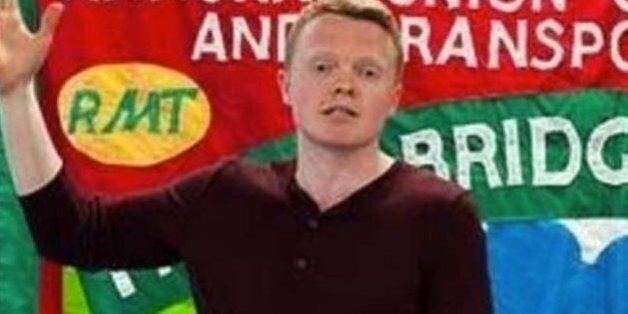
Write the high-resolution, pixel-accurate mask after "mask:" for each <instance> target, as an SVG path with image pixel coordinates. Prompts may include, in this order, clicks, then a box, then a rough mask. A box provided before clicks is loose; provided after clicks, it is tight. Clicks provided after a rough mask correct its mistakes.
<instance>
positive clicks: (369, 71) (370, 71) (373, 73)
mask: <svg viewBox="0 0 628 314" xmlns="http://www.w3.org/2000/svg"><path fill="white" fill-rule="evenodd" d="M361 72H362V76H363V77H365V78H369V79H375V78H378V77H379V71H377V69H374V68H364V69H362V71H361Z"/></svg>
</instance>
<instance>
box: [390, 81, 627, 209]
mask: <svg viewBox="0 0 628 314" xmlns="http://www.w3.org/2000/svg"><path fill="white" fill-rule="evenodd" d="M626 102H628V93H626V92H620V91H603V90H584V91H577V92H569V93H555V94H546V95H540V94H537V95H524V96H518V97H511V98H500V99H486V100H471V101H464V102H451V103H444V104H441V105H439V106H432V107H429V108H423V109H421V108H417V109H413V110H407V111H404V112H402V113H400V114H399V115H397V116H396V117H395V119H394V120H393V121H391V123H390V124H389V125H388V126H387V128H386V130H385V132H384V136H383V139H382V145H383V146H384V147H385V149H386V150H387V151H389V152H392V153H393V154H395V155H398V156H402V158H403V159H405V160H407V161H409V162H410V163H412V164H415V165H418V166H424V167H428V168H429V169H431V170H433V171H435V172H436V173H437V174H438V175H439V176H441V177H444V178H447V179H449V180H453V181H455V182H457V183H458V184H460V185H462V186H463V187H465V188H468V189H471V190H472V191H473V195H474V197H475V199H476V201H477V202H478V204H479V206H480V208H481V210H482V213H483V215H484V217H485V218H487V219H502V218H535V219H538V218H567V217H628V207H627V206H626V204H628V106H625V104H626Z"/></svg>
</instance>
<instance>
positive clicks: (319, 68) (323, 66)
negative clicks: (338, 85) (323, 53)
mask: <svg viewBox="0 0 628 314" xmlns="http://www.w3.org/2000/svg"><path fill="white" fill-rule="evenodd" d="M330 68H331V66H329V64H327V63H317V64H316V65H315V66H314V70H315V71H316V72H318V73H325V72H327V71H329V69H330Z"/></svg>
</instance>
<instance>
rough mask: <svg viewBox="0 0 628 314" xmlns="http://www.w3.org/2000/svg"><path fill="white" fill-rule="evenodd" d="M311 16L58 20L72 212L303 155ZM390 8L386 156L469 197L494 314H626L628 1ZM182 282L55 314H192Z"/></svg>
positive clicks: (116, 2) (83, 286)
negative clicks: (296, 56) (293, 73)
mask: <svg viewBox="0 0 628 314" xmlns="http://www.w3.org/2000/svg"><path fill="white" fill-rule="evenodd" d="M49 2H50V1H48V0H40V2H39V5H40V7H43V6H45V5H47V4H48V3H49ZM304 2H306V1H297V0H284V1H281V0H279V1H265V0H256V1H247V0H242V1H235V0H233V1H232V0H161V1H159V0H152V1H149V0H72V1H65V4H66V6H67V7H66V10H65V12H64V16H63V18H62V21H61V24H60V25H59V29H58V34H57V36H56V38H55V42H54V44H53V46H52V50H51V55H50V57H49V58H48V60H47V62H46V64H45V66H44V69H43V74H42V76H41V83H42V98H41V99H42V104H43V106H42V108H43V110H44V115H45V118H46V120H47V122H48V126H49V129H50V131H51V134H52V136H53V138H54V140H55V143H56V145H57V147H58V149H59V151H60V153H61V155H62V156H63V159H64V161H65V164H66V167H67V169H68V170H69V173H70V174H71V176H72V178H73V180H74V181H75V182H76V184H77V186H79V187H80V189H81V191H82V193H84V194H86V195H96V194H105V195H115V194H120V193H129V192H134V191H138V190H141V189H145V188H149V187H154V186H159V185H163V184H167V183H169V182H171V181H172V180H174V179H176V178H178V177H180V176H182V175H185V174H187V173H189V172H191V171H193V170H195V169H198V168H199V167H203V166H206V165H208V164H211V163H213V162H215V161H216V160H218V159H220V158H221V157H223V156H225V155H229V154H239V155H242V156H244V157H246V158H248V159H250V160H252V161H254V162H260V163H264V162H270V161H273V160H280V159H287V158H291V157H292V156H294V147H295V142H294V141H295V140H294V134H293V131H294V127H293V124H292V122H291V120H290V112H289V108H287V106H284V105H282V103H281V99H280V94H279V90H278V87H277V84H276V71H277V69H279V68H280V66H281V64H282V62H283V60H284V58H285V53H284V49H285V45H286V34H287V32H288V30H289V28H290V26H291V24H292V23H293V22H294V21H295V18H296V14H295V13H296V12H298V10H299V8H300V7H301V6H302V5H303V3H304ZM389 4H390V6H391V8H392V9H393V10H394V11H395V13H396V14H397V15H398V16H399V21H400V26H401V34H402V40H403V48H404V55H405V58H404V60H405V63H406V71H405V74H404V85H405V92H404V94H403V97H402V104H401V108H400V110H399V111H398V113H397V115H395V116H394V117H393V118H392V119H391V121H390V122H389V123H388V124H387V126H386V128H385V130H384V133H383V135H382V139H381V145H382V147H383V149H384V150H385V151H386V152H388V153H390V154H392V155H395V156H397V157H399V158H402V159H404V160H406V161H408V162H409V163H412V164H414V165H417V166H420V167H424V168H426V169H429V170H430V171H434V172H435V173H436V174H437V175H439V176H441V177H443V178H445V179H448V180H451V181H453V182H456V183H457V184H459V185H461V186H462V187H464V188H466V189H469V190H471V191H472V193H473V196H474V198H475V200H476V202H477V204H478V206H479V209H480V214H481V216H482V218H483V219H484V221H485V230H486V232H487V239H488V249H489V252H488V254H489V263H490V273H491V278H492V282H493V287H492V288H493V293H494V300H495V308H496V312H497V313H501V314H518V313H521V314H528V313H570V314H571V313H583V314H584V313H586V314H590V313H608V314H620V313H628V302H627V301H625V300H628V291H627V288H626V286H625V284H624V283H625V282H627V281H628V263H627V260H626V259H627V258H628V251H627V250H628V238H627V235H628V231H627V230H628V219H626V217H628V207H627V206H626V204H628V136H627V135H628V109H627V107H626V106H625V103H626V102H627V101H628V93H627V92H626V91H627V90H628V79H626V72H628V2H627V1H626V0H606V1H585V0H515V1H513V0H490V1H479V0H469V1H460V0H441V1H436V0H425V1H412V0H394V1H392V0H391V1H389ZM338 31H339V32H342V31H343V30H338ZM72 273H73V271H69V270H68V271H66V274H72ZM185 280H186V275H185V273H184V271H183V269H182V268H181V265H173V266H171V267H166V268H161V269H156V270H150V271H143V272H127V271H115V272H110V271H106V272H99V273H94V274H88V273H83V272H78V277H74V276H72V275H68V276H66V280H65V282H66V284H67V286H66V293H65V297H64V302H65V311H66V313H86V312H91V313H155V312H157V311H160V310H164V309H166V311H170V312H173V311H174V312H177V313H187V312H190V311H192V309H191V306H190V305H189V303H186V305H183V306H182V307H179V308H177V309H172V308H171V309H168V308H169V307H170V306H172V305H173V304H179V302H189V299H188V293H189V292H188V291H187V284H186V281H185ZM77 291H81V292H82V293H84V299H82V297H79V298H76V292H77Z"/></svg>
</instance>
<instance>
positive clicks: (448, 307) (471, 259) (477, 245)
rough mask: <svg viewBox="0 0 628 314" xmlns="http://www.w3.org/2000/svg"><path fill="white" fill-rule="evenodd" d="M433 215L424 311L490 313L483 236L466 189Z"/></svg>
mask: <svg viewBox="0 0 628 314" xmlns="http://www.w3.org/2000/svg"><path fill="white" fill-rule="evenodd" d="M434 216H435V217H434V219H433V220H432V224H431V225H430V228H433V229H432V230H431V231H432V234H433V235H434V239H435V241H433V243H432V244H431V246H430V249H431V253H430V254H431V256H432V258H431V263H430V264H431V265H430V270H429V273H428V280H429V283H428V292H427V300H426V306H427V313H429V314H452V313H456V314H491V313H493V309H492V301H491V291H490V280H489V274H488V266H487V257H486V243H485V236H484V232H483V231H482V228H481V225H480V222H479V220H478V218H477V216H476V213H475V208H474V206H473V203H472V202H471V200H470V198H469V195H468V193H467V192H464V193H462V194H460V195H459V196H458V197H457V198H456V199H455V200H454V201H453V203H452V204H449V206H448V207H446V208H442V209H441V210H437V211H436V213H435V215H434Z"/></svg>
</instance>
